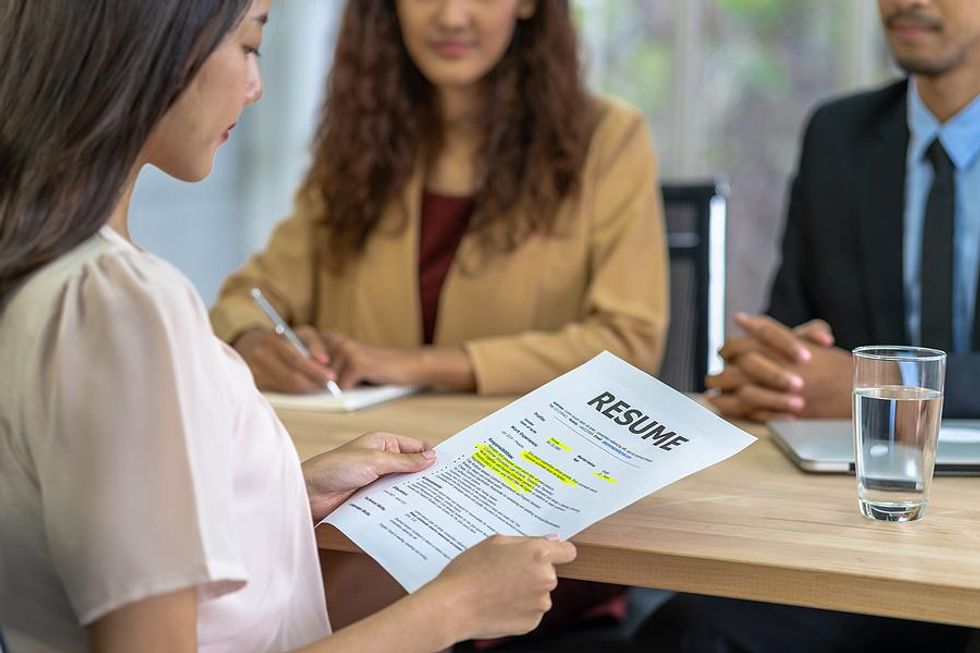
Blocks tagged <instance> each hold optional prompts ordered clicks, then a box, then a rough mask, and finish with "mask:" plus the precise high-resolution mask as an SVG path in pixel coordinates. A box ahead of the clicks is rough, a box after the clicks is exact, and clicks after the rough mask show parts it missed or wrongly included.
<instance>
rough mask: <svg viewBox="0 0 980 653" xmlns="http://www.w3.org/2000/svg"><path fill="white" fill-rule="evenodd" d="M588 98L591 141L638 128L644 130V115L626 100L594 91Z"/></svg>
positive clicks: (645, 125) (645, 126)
mask: <svg viewBox="0 0 980 653" xmlns="http://www.w3.org/2000/svg"><path fill="white" fill-rule="evenodd" d="M590 99H591V101H592V106H593V116H594V118H593V131H592V139H593V141H595V140H596V139H609V138H614V137H616V136H617V135H619V136H622V135H623V134H626V133H630V132H635V131H636V130H638V129H643V130H646V128H647V119H646V116H645V115H643V112H642V111H641V110H640V109H639V108H638V107H636V106H634V105H633V104H630V103H629V102H627V101H626V100H624V99H622V98H619V97H616V96H615V95H607V94H604V93H594V94H592V95H591V96H590Z"/></svg>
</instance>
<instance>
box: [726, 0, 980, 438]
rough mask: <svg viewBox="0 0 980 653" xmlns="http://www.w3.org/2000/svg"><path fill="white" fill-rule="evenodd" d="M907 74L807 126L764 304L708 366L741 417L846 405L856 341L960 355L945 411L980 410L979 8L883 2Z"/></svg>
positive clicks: (967, 413) (825, 411)
mask: <svg viewBox="0 0 980 653" xmlns="http://www.w3.org/2000/svg"><path fill="white" fill-rule="evenodd" d="M879 6H880V9H881V15H882V19H883V23H884V26H885V33H886V36H887V39H888V43H889V46H890V47H891V49H892V52H893V54H894V55H895V58H896V60H897V61H898V63H899V65H900V66H902V67H903V69H904V70H906V71H907V72H908V73H909V74H910V78H909V80H903V81H901V82H898V83H895V84H892V85H889V86H887V87H885V88H882V89H880V90H876V91H871V92H867V93H861V94H858V95H853V96H850V97H845V98H843V99H838V100H836V101H832V102H830V103H828V104H825V105H823V106H822V107H820V108H819V109H817V111H816V112H815V113H814V114H813V117H812V119H811V120H810V123H809V126H808V127H807V129H806V134H805V136H804V139H803V150H802V154H801V157H800V165H799V170H798V172H797V175H796V178H795V180H794V182H793V185H792V190H791V195H790V206H789V215H788V218H787V222H786V231H785V236H784V241H783V251H782V263H781V265H780V267H779V270H778V272H777V275H776V279H775V282H774V284H773V287H772V295H771V303H770V306H769V310H768V315H767V316H747V315H738V316H736V322H737V323H738V324H739V325H740V326H741V327H742V328H743V329H744V330H745V335H742V336H738V337H734V338H731V339H729V340H728V342H726V344H725V346H724V347H723V348H722V351H721V353H722V356H723V358H724V359H725V361H726V366H725V370H724V371H723V372H722V373H721V374H718V375H715V376H711V377H709V378H708V379H707V384H708V387H709V388H713V389H715V390H716V391H717V395H716V396H714V397H713V399H712V400H713V402H714V404H715V405H716V406H717V407H718V409H719V410H720V411H721V413H722V414H724V415H726V416H729V417H742V418H753V419H758V420H760V421H766V420H768V419H772V418H776V417H780V416H787V415H796V416H804V417H848V416H850V390H851V356H850V350H851V349H852V348H854V347H856V346H859V345H867V344H910V345H911V344H914V345H922V346H930V347H936V348H939V349H942V350H944V351H946V352H947V353H948V354H949V358H948V361H947V376H946V396H945V402H944V404H945V415H946V416H947V417H980V391H978V390H977V388H980V326H978V327H976V328H975V327H974V324H975V319H974V316H975V315H977V314H980V311H976V310H975V306H976V305H977V300H976V297H977V285H978V284H977V267H978V258H980V256H978V252H980V162H978V159H980V156H978V155H980V100H978V99H977V96H978V94H980V6H978V4H977V3H976V2H975V1H972V0H879Z"/></svg>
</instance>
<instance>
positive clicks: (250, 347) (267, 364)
mask: <svg viewBox="0 0 980 653" xmlns="http://www.w3.org/2000/svg"><path fill="white" fill-rule="evenodd" d="M296 336H297V337H298V338H299V339H300V340H302V341H303V344H304V345H306V348H307V349H309V350H310V358H306V357H305V356H303V355H302V354H301V353H299V352H298V351H296V348H295V347H293V346H292V345H290V344H289V342H288V341H287V340H286V339H285V338H283V337H281V336H279V335H278V334H276V332H275V331H273V330H272V329H262V328H255V329H249V330H248V331H246V332H245V333H243V334H241V335H240V336H238V338H237V339H236V340H235V342H234V343H232V346H233V347H234V348H235V349H236V350H237V351H238V353H239V354H241V356H242V358H244V359H245V362H246V363H248V366H249V368H250V369H251V370H252V376H254V377H255V385H257V386H258V388H259V390H267V391H271V392H288V393H294V394H306V393H310V392H323V391H324V390H325V387H326V384H327V381H329V380H334V379H336V376H337V375H336V374H334V370H333V369H332V367H331V366H330V357H329V355H328V354H327V349H326V346H325V345H324V342H323V339H322V338H321V337H320V334H319V333H317V331H316V329H314V328H313V327H310V326H301V327H297V328H296Z"/></svg>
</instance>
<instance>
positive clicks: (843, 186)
mask: <svg viewBox="0 0 980 653" xmlns="http://www.w3.org/2000/svg"><path fill="white" fill-rule="evenodd" d="M907 87H908V84H907V82H906V81H902V82H898V83H896V84H892V85H890V86H887V87H885V88H883V89H880V90H876V91H871V92H868V93H861V94H858V95H852V96H850V97H846V98H843V99H839V100H835V101H832V102H830V103H828V104H825V105H823V106H821V107H819V108H818V109H817V110H816V111H815V112H814V114H813V116H812V117H811V119H810V123H809V125H808V126H807V129H806V133H805V135H804V138H803V149H802V154H801V156H800V165H799V170H798V171H797V175H796V178H795V179H794V180H793V184H792V187H791V191H790V202H789V215H788V217H787V220H786V232H785V234H784V236H783V247H782V263H781V264H780V267H779V270H778V272H777V273H776V279H775V281H774V282H773V286H772V293H771V298H770V305H769V310H768V312H769V314H770V315H772V316H773V317H775V318H776V319H778V320H779V321H780V322H783V323H785V324H789V325H791V326H795V325H798V324H800V323H802V322H806V321H807V320H811V319H814V318H822V319H824V320H826V321H827V322H828V323H829V324H830V326H831V328H832V329H833V330H834V336H835V338H836V340H837V344H838V345H839V346H841V347H843V348H845V349H852V348H854V347H858V346H860V345H872V344H880V345H885V344H892V345H903V344H910V343H909V335H908V333H907V329H906V327H905V296H904V288H903V282H902V266H903V263H902V259H903V256H902V240H903V235H902V224H903V222H904V208H905V157H906V150H907V149H908V142H909V131H908V123H907V113H906V104H907V103H906V91H907ZM925 292H928V289H925ZM977 308H978V310H980V306H978V307H977ZM943 414H944V415H945V416H946V417H980V353H969V354H963V355H953V356H950V357H949V358H948V360H947V367H946V398H945V403H944V410H943Z"/></svg>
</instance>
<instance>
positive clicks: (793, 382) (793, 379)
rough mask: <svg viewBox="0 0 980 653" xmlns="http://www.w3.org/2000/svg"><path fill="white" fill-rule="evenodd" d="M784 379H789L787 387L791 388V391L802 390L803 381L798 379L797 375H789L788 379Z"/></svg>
mask: <svg viewBox="0 0 980 653" xmlns="http://www.w3.org/2000/svg"><path fill="white" fill-rule="evenodd" d="M786 378H787V379H789V385H790V387H792V388H793V389H795V390H799V389H800V388H802V387H803V379H802V378H800V377H798V376H797V375H795V374H790V375H789V376H788V377H786Z"/></svg>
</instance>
